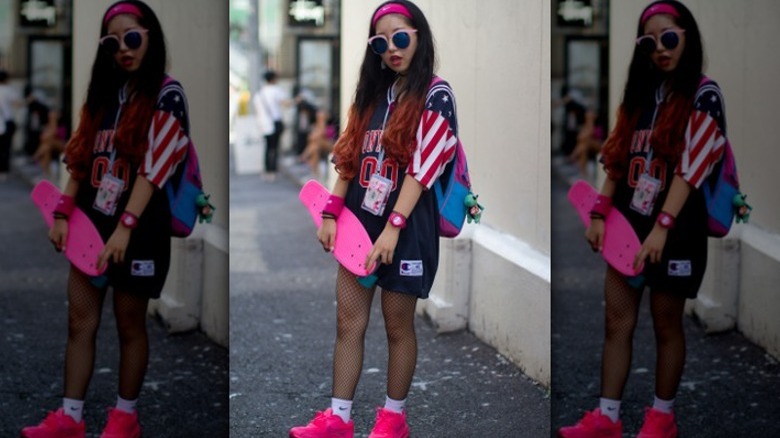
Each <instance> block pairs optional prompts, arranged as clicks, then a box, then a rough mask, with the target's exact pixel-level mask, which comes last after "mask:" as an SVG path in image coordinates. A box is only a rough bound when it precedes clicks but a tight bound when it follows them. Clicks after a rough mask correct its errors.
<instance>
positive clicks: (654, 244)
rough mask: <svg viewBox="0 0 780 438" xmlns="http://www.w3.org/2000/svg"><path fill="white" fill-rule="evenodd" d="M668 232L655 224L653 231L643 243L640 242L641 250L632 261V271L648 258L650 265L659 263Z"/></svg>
mask: <svg viewBox="0 0 780 438" xmlns="http://www.w3.org/2000/svg"><path fill="white" fill-rule="evenodd" d="M668 233H669V230H667V229H666V228H664V227H662V226H660V225H658V224H655V226H654V227H653V230H652V231H651V232H650V234H649V235H648V236H647V238H646V239H645V241H644V242H642V249H640V250H639V252H638V253H637V254H636V258H635V259H634V269H637V268H639V267H640V266H642V264H643V263H644V262H645V261H646V260H647V259H648V258H649V260H650V263H660V262H661V255H662V254H663V252H664V246H665V245H666V237H667V235H668Z"/></svg>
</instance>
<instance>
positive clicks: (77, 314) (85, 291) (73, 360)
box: [65, 266, 106, 400]
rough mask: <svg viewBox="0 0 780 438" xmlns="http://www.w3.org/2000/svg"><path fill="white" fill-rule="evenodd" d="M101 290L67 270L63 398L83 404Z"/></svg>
mask: <svg viewBox="0 0 780 438" xmlns="http://www.w3.org/2000/svg"><path fill="white" fill-rule="evenodd" d="M105 296H106V292H105V290H100V289H98V288H97V287H95V286H93V285H92V283H90V282H89V277H87V276H86V275H85V274H83V273H82V272H81V271H79V270H78V269H76V268H74V267H73V266H71V268H70V275H69V276H68V345H67V347H66V349H65V397H66V398H69V399H74V400H84V396H85V395H86V393H87V386H89V381H90V379H91V378H92V370H93V368H94V366H95V338H96V336H97V330H98V327H100V316H101V313H102V309H103V300H104V298H105Z"/></svg>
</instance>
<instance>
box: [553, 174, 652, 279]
mask: <svg viewBox="0 0 780 438" xmlns="http://www.w3.org/2000/svg"><path fill="white" fill-rule="evenodd" d="M598 194H599V193H598V192H597V191H596V189H594V188H593V187H591V186H590V185H589V184H588V183H587V182H585V181H582V180H579V181H577V182H575V183H574V185H572V186H571V189H569V194H568V198H569V202H571V203H572V205H574V208H575V209H577V213H578V214H579V215H580V219H582V222H583V223H584V224H585V227H589V226H590V210H591V209H592V208H593V204H594V203H595V202H596V197H597V196H598ZM604 230H605V232H604V249H603V250H602V251H601V255H602V257H604V260H606V261H607V263H609V264H610V266H612V267H613V268H615V269H616V270H617V271H618V272H620V273H621V274H623V275H628V276H631V277H634V276H636V275H639V273H640V272H642V268H643V266H640V267H639V269H638V270H634V258H635V257H636V254H637V253H638V252H639V250H640V249H642V243H641V242H640V241H639V238H638V237H637V236H636V233H634V229H633V228H631V224H629V223H628V220H627V219H626V218H625V216H623V215H622V214H621V213H620V211H618V210H617V209H616V208H613V209H611V210H610V212H609V214H608V215H607V217H606V219H605V222H604Z"/></svg>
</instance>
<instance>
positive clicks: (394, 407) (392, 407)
mask: <svg viewBox="0 0 780 438" xmlns="http://www.w3.org/2000/svg"><path fill="white" fill-rule="evenodd" d="M404 406H406V399H403V400H393V399H391V398H390V397H385V409H387V410H388V411H393V412H395V413H396V414H400V413H402V412H403V411H404Z"/></svg>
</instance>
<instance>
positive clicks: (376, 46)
mask: <svg viewBox="0 0 780 438" xmlns="http://www.w3.org/2000/svg"><path fill="white" fill-rule="evenodd" d="M415 32H417V29H399V30H397V31H395V32H393V34H392V35H390V40H388V39H387V37H386V36H384V35H374V36H372V37H371V38H369V39H368V45H369V46H370V47H371V51H373V52H374V53H376V54H377V55H381V54H383V53H385V52H387V49H388V48H389V47H390V41H392V42H393V45H394V46H396V47H397V48H399V49H405V48H407V47H409V44H411V43H412V35H411V34H413V33H415Z"/></svg>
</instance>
